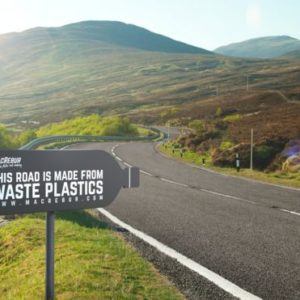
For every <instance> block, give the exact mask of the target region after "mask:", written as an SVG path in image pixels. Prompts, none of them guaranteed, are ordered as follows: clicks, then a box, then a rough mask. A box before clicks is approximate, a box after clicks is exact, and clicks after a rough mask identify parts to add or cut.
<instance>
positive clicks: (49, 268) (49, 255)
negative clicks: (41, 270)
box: [46, 211, 55, 300]
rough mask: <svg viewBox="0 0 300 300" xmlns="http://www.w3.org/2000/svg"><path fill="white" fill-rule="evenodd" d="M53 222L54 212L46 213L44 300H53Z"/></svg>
mask: <svg viewBox="0 0 300 300" xmlns="http://www.w3.org/2000/svg"><path fill="white" fill-rule="evenodd" d="M54 221H55V213H54V211H48V212H47V220H46V239H47V241H46V300H54Z"/></svg>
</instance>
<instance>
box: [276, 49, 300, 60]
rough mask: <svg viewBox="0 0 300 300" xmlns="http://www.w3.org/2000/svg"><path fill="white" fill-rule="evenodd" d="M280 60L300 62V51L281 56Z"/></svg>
mask: <svg viewBox="0 0 300 300" xmlns="http://www.w3.org/2000/svg"><path fill="white" fill-rule="evenodd" d="M280 58H285V59H299V60H300V49H299V50H295V51H292V52H289V53H286V54H284V55H282V56H280Z"/></svg>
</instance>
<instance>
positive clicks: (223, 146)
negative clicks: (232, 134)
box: [220, 141, 234, 151]
mask: <svg viewBox="0 0 300 300" xmlns="http://www.w3.org/2000/svg"><path fill="white" fill-rule="evenodd" d="M233 146H234V144H233V143H232V142H230V141H223V142H222V143H221V145H220V150H221V151H226V150H228V149H230V148H232V147H233Z"/></svg>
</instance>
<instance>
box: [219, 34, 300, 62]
mask: <svg viewBox="0 0 300 300" xmlns="http://www.w3.org/2000/svg"><path fill="white" fill-rule="evenodd" d="M295 50H300V40H297V39H295V38H292V37H290V36H285V35H283V36H268V37H261V38H255V39H250V40H247V41H243V42H240V43H234V44H230V45H227V46H222V47H219V48H217V49H215V52H216V53H218V54H222V55H227V56H235V57H248V58H249V57H252V58H274V57H278V56H282V55H284V54H286V53H289V52H291V51H295Z"/></svg>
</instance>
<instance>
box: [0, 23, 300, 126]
mask: <svg viewBox="0 0 300 300" xmlns="http://www.w3.org/2000/svg"><path fill="white" fill-rule="evenodd" d="M107 24H110V25H116V28H114V26H110V29H109V30H108V29H107V28H106V27H105V26H107ZM102 25H103V26H104V25H105V26H104V27H103V26H102ZM101 26H102V27H101ZM113 29H114V30H115V31H113ZM126 30H127V31H126ZM124 32H125V33H126V32H127V35H126V34H125V33H124ZM134 33H135V34H134ZM122 37H123V39H122ZM129 41H130V43H129ZM151 41H153V42H152V43H150V42H151ZM154 49H156V50H155V51H154ZM195 52H197V53H195ZM291 66H292V67H293V68H291ZM247 75H250V78H249V84H250V85H251V87H253V86H255V87H256V88H263V89H281V90H282V91H284V92H286V93H287V95H288V93H292V94H293V93H294V94H295V95H297V93H298V90H297V89H298V82H299V77H300V67H299V65H297V64H296V65H295V63H293V64H292V63H290V62H289V61H287V60H276V61H270V60H255V59H237V58H227V57H222V56H217V55H213V54H211V53H210V52H208V51H206V50H203V49H200V48H196V47H192V46H188V45H185V44H182V43H177V42H176V41H173V40H170V39H168V38H165V37H162V36H160V35H156V34H154V33H151V32H149V31H146V30H144V29H141V28H138V27H135V26H129V28H128V25H125V24H122V23H115V22H83V23H77V24H72V25H68V26H64V27H60V28H50V29H49V28H36V29H32V30H29V31H26V32H23V33H20V34H7V35H2V36H0V105H1V111H0V121H1V122H21V121H22V120H37V121H41V122H43V123H48V122H52V121H57V120H62V119H65V118H67V117H70V116H73V115H78V114H82V113H101V114H110V113H116V112H117V113H126V112H128V111H131V110H132V109H140V108H141V109H145V108H148V107H155V106H158V107H161V106H165V105H180V104H182V103H187V102H193V101H197V100H201V99H207V98H210V97H212V96H214V95H216V93H219V94H221V95H222V94H227V93H229V92H232V91H235V90H240V89H244V90H245V84H246V78H247ZM295 97H296V96H295Z"/></svg>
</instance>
